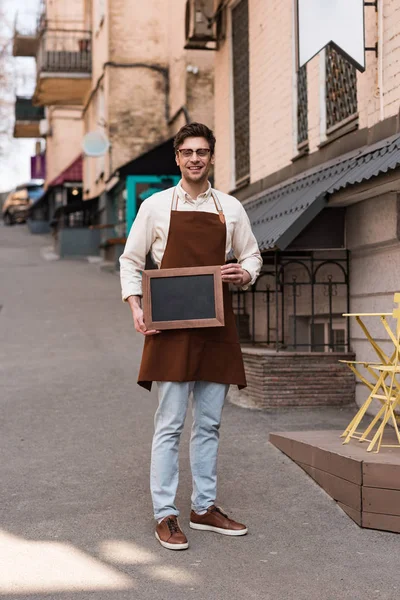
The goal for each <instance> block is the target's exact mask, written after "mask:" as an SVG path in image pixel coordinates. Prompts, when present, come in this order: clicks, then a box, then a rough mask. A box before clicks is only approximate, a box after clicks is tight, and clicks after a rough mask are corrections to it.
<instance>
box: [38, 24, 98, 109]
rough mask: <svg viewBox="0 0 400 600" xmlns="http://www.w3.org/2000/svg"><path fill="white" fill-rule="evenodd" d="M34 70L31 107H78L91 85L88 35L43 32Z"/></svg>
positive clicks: (59, 31) (86, 33) (90, 57)
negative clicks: (34, 86) (35, 105)
mask: <svg viewBox="0 0 400 600" xmlns="http://www.w3.org/2000/svg"><path fill="white" fill-rule="evenodd" d="M36 69H37V80H36V89H35V93H34V96H33V102H34V104H38V105H41V106H43V105H44V106H47V105H57V104H69V105H79V104H82V103H83V101H84V98H85V95H86V94H87V93H88V91H89V90H90V84H91V72H92V52H91V32H90V31H84V30H80V29H74V30H66V29H51V28H46V29H43V30H42V31H41V33H40V37H39V46H38V52H37V58H36Z"/></svg>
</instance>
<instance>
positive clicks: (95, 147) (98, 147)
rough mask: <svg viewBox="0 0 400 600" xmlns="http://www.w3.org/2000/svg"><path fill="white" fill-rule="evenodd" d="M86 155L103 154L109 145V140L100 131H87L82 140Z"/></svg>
mask: <svg viewBox="0 0 400 600" xmlns="http://www.w3.org/2000/svg"><path fill="white" fill-rule="evenodd" d="M82 146H83V151H84V153H85V154H86V156H103V155H104V154H105V153H106V152H107V150H108V149H109V147H110V140H109V139H108V137H107V136H106V135H104V133H103V132H101V131H89V133H87V134H86V135H85V136H84V137H83V141H82Z"/></svg>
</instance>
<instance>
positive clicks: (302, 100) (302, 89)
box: [297, 65, 308, 146]
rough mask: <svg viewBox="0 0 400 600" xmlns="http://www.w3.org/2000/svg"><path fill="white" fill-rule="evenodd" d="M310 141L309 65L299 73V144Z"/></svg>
mask: <svg viewBox="0 0 400 600" xmlns="http://www.w3.org/2000/svg"><path fill="white" fill-rule="evenodd" d="M307 141H308V93H307V65H304V66H303V67H301V68H300V69H299V70H298V73H297V145H298V146H302V145H305V144H306V143H307Z"/></svg>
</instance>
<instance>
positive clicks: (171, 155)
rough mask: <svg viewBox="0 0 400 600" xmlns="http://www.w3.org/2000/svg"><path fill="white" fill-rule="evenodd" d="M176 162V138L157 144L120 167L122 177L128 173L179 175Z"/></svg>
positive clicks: (119, 171)
mask: <svg viewBox="0 0 400 600" xmlns="http://www.w3.org/2000/svg"><path fill="white" fill-rule="evenodd" d="M179 172H180V171H179V169H178V167H177V164H176V162H175V152H174V139H173V138H170V139H169V140H167V141H166V142H163V143H162V144H159V145H158V146H155V147H154V148H152V149H151V150H148V151H147V152H145V153H144V154H141V155H140V156H138V157H137V158H135V159H134V160H131V161H130V162H128V163H126V164H125V165H124V166H123V167H120V168H119V169H118V173H119V176H120V177H126V176H127V175H179Z"/></svg>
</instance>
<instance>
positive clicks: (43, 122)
mask: <svg viewBox="0 0 400 600" xmlns="http://www.w3.org/2000/svg"><path fill="white" fill-rule="evenodd" d="M39 133H40V135H41V136H43V137H48V136H50V135H51V129H50V123H49V122H48V120H47V119H40V121H39Z"/></svg>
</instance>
